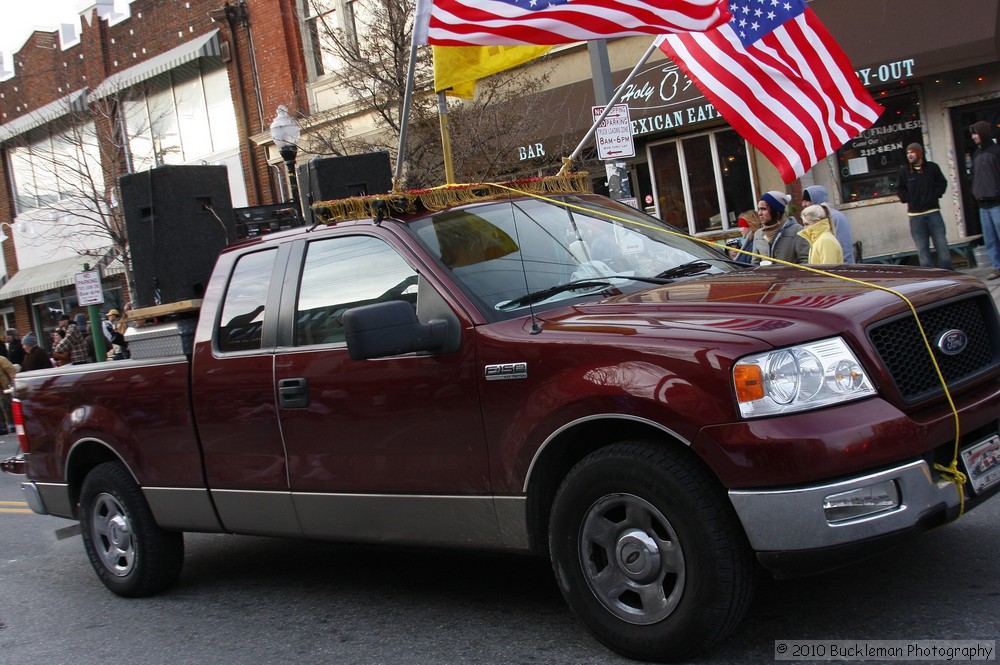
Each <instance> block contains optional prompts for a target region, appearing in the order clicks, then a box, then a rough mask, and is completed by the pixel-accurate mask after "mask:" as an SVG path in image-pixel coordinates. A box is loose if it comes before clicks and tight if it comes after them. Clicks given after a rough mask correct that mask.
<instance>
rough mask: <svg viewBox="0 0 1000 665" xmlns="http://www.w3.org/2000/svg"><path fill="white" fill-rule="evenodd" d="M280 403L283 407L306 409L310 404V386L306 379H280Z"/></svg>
mask: <svg viewBox="0 0 1000 665" xmlns="http://www.w3.org/2000/svg"><path fill="white" fill-rule="evenodd" d="M278 404H279V405H280V406H281V408H283V409H304V408H306V407H307V406H309V386H308V384H307V383H306V380H305V379H302V378H298V379H282V380H281V381H278Z"/></svg>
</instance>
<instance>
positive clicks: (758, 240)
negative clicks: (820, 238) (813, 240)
mask: <svg viewBox="0 0 1000 665" xmlns="http://www.w3.org/2000/svg"><path fill="white" fill-rule="evenodd" d="M791 200H792V197H790V196H789V195H788V194H785V193H784V192H778V191H771V192H765V193H764V194H762V195H761V197H760V201H758V202H757V214H758V215H760V222H761V227H760V230H759V231H757V233H755V234H754V236H753V251H754V254H760V255H761V256H769V257H771V258H775V259H778V260H779V261H785V262H787V263H806V262H807V261H808V260H809V241H808V240H806V239H805V238H803V237H801V236H799V231H801V230H802V225H801V224H799V223H798V222H796V221H795V219H794V218H793V217H786V216H785V209H786V208H787V207H788V204H789V203H791ZM751 263H752V264H753V265H755V266H756V265H760V263H761V259H759V258H757V257H756V256H755V257H753V258H752V259H751Z"/></svg>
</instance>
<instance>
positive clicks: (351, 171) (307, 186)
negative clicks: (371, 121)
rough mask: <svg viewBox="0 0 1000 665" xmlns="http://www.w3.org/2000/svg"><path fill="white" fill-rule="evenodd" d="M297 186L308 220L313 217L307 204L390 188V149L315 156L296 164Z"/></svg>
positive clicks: (380, 192) (382, 192) (379, 191)
mask: <svg viewBox="0 0 1000 665" xmlns="http://www.w3.org/2000/svg"><path fill="white" fill-rule="evenodd" d="M298 184H299V190H300V191H301V192H302V200H303V202H304V205H303V206H302V207H303V209H304V210H305V218H306V222H307V223H311V222H312V221H313V217H312V210H311V208H310V206H311V205H312V204H313V203H316V202H317V201H332V200H334V199H346V198H350V197H352V196H367V195H370V194H385V193H387V192H391V191H392V168H391V167H390V166H389V153H387V152H372V153H367V154H364V155H348V156H346V157H322V158H320V157H317V158H314V159H311V160H309V161H308V162H306V163H305V164H302V165H301V166H299V168H298Z"/></svg>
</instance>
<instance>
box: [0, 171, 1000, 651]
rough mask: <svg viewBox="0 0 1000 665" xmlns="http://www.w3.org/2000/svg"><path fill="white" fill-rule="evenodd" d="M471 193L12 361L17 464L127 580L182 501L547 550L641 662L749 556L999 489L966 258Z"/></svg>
mask: <svg viewBox="0 0 1000 665" xmlns="http://www.w3.org/2000/svg"><path fill="white" fill-rule="evenodd" d="M475 198H476V200H474V201H470V202H467V203H462V204H457V205H451V206H449V207H445V208H444V209H443V210H437V211H434V210H428V209H426V208H423V207H421V205H420V201H419V200H417V199H419V197H417V198H416V199H415V200H414V201H410V202H409V204H408V205H405V206H404V205H402V204H398V205H397V204H393V203H392V202H389V203H386V202H384V201H383V202H381V203H380V202H373V203H371V205H370V210H371V211H372V214H371V216H370V217H364V216H363V215H357V216H358V217H364V218H361V219H354V220H348V221H344V222H341V223H335V224H334V223H330V224H322V225H318V226H316V227H312V228H300V229H295V230H291V231H287V232H280V233H276V234H272V235H269V236H265V237H263V238H258V239H254V240H249V241H246V242H243V243H240V244H238V245H235V246H231V247H229V248H227V249H226V250H225V251H224V252H223V253H222V255H221V256H220V257H219V259H218V262H217V264H216V267H215V271H214V274H213V276H212V279H211V281H210V282H209V285H208V287H207V289H206V292H205V295H204V299H203V302H202V305H201V309H200V312H199V313H198V318H197V323H196V325H194V324H193V323H192V325H191V330H192V332H191V334H190V335H187V336H185V335H184V334H183V333H179V334H180V335H181V337H182V341H183V342H184V347H183V351H184V352H181V353H178V354H176V355H172V356H166V357H148V358H141V357H140V358H135V357H134V358H133V359H132V360H128V361H122V362H112V363H102V364H97V365H82V366H68V367H63V368H59V369H53V370H45V371H38V372H29V373H24V374H21V375H18V377H17V380H16V388H15V402H14V406H15V414H16V415H15V418H16V419H17V423H18V438H19V441H20V447H21V451H22V452H21V454H20V456H19V457H18V458H16V459H11V460H8V461H7V462H6V463H5V467H6V468H7V470H9V471H13V472H22V473H26V474H27V481H26V482H24V483H23V488H24V491H25V493H26V495H27V499H28V501H29V503H30V505H31V507H32V509H33V510H34V511H35V512H37V513H40V514H49V515H57V516H60V517H65V518H68V519H73V520H79V521H80V523H81V526H82V533H83V539H84V544H85V548H86V552H87V556H88V557H89V559H90V562H91V564H92V565H93V568H94V570H95V571H96V572H97V576H98V577H99V578H100V580H101V581H102V582H103V583H104V584H105V585H107V587H108V588H109V589H110V590H111V591H113V592H115V593H117V594H121V595H123V596H142V595H148V594H152V593H155V592H159V591H162V590H164V589H166V588H167V587H169V586H170V585H171V584H173V583H175V582H176V581H177V579H178V577H179V575H180V573H181V566H182V561H183V535H182V534H183V532H185V531H191V532H225V533H239V534H256V535H267V536H290V537H295V538H314V539H327V540H335V541H345V542H348V541H349V542H356V543H385V544H405V545H411V546H412V545H425V546H436V547H462V548H478V549H493V550H507V551H514V552H533V553H537V554H539V555H545V556H550V557H551V560H552V564H553V568H554V571H555V576H556V579H557V580H558V584H559V587H560V588H561V590H562V592H563V594H564V595H565V597H566V600H567V602H568V603H569V605H570V606H571V607H572V608H573V610H574V611H575V612H576V613H577V614H578V615H579V616H580V618H581V619H582V621H583V622H584V623H585V624H586V625H587V627H588V628H589V629H590V631H591V632H592V633H593V634H594V635H595V636H596V637H597V638H598V639H599V640H600V641H601V642H603V643H604V644H606V645H607V646H609V647H610V648H612V649H614V650H616V651H618V652H620V653H622V654H625V655H628V656H631V657H635V658H640V659H647V660H654V661H664V660H672V659H678V658H683V657H686V656H688V655H690V654H692V653H693V652H696V651H698V650H701V649H704V648H706V647H708V646H709V645H711V644H712V643H713V642H716V641H718V640H720V639H722V638H723V637H725V636H726V635H727V634H729V633H730V632H731V631H732V630H733V629H734V628H735V627H736V625H737V624H738V622H739V621H740V619H741V617H742V616H743V615H744V613H745V612H746V610H747V607H748V605H749V602H750V599H751V595H752V593H753V589H754V579H755V576H756V575H757V568H758V566H761V565H762V566H763V567H765V568H766V569H769V570H770V571H772V572H773V573H775V574H778V575H794V574H802V573H806V572H810V571H818V570H824V569H829V568H830V567H832V566H838V565H843V564H847V563H850V562H852V561H856V560H858V559H859V558H862V557H864V556H868V555H870V554H872V553H875V552H878V551H881V550H883V549H885V548H887V547H889V546H891V545H893V544H894V543H897V542H899V541H901V540H902V539H904V538H905V537H907V536H910V535H912V534H914V533H918V532H921V531H925V530H927V529H930V528H933V527H936V526H939V525H942V524H944V523H946V522H948V521H949V520H953V519H955V518H956V517H958V516H959V515H960V513H961V512H962V511H963V510H964V511H968V510H970V509H972V508H974V507H975V506H976V505H977V504H979V503H981V502H982V501H984V500H985V499H987V498H989V497H990V496H992V495H994V494H996V493H997V491H998V489H1000V482H998V481H1000V470H998V468H1000V466H998V465H996V464H993V463H987V461H989V460H995V459H996V458H997V456H998V452H997V451H998V447H1000V444H998V441H1000V439H998V418H1000V380H998V379H1000V320H998V316H997V311H996V307H995V306H994V303H993V301H992V299H991V298H990V294H989V293H988V291H987V290H986V289H985V288H984V285H983V283H982V282H980V281H979V280H977V279H974V278H971V277H969V276H965V275H962V274H959V273H954V272H949V271H941V270H929V269H928V270H924V269H911V268H902V267H894V266H861V265H857V266H843V267H837V268H831V269H830V272H831V273H833V275H830V274H822V273H817V272H810V271H807V270H803V269H799V268H793V267H788V266H777V265H769V266H762V267H756V268H753V267H748V266H744V265H741V264H737V263H735V262H732V261H730V260H728V259H727V258H726V256H725V255H724V254H723V253H722V252H720V251H718V250H717V249H715V248H713V247H711V246H708V245H706V244H704V243H701V242H698V241H696V240H694V239H691V238H688V237H685V236H683V235H681V234H678V233H675V232H673V231H672V230H671V228H670V227H669V226H666V225H664V224H663V223H661V222H659V221H658V220H655V219H653V218H650V217H647V216H645V215H643V214H641V213H639V212H637V211H635V210H633V209H631V208H629V207H627V206H624V205H620V204H617V203H614V202H612V201H610V200H608V199H606V198H603V197H599V196H595V195H591V194H567V193H564V194H558V195H556V194H549V195H546V196H545V197H537V196H531V195H527V196H526V195H523V194H521V195H512V194H510V193H508V192H505V191H503V190H499V191H478V192H477V194H476V196H475ZM397 203H398V202H397ZM366 205H367V204H366ZM838 276H839V277H838ZM842 278H848V279H846V280H845V279H842ZM910 303H912V306H913V308H914V309H911V306H910ZM915 312H916V313H918V315H917V316H915V315H914V313H915ZM918 322H919V324H918ZM167 323H169V322H167ZM159 325H164V324H163V322H161V323H160V324H159ZM139 330H140V331H141V330H142V329H139ZM925 338H926V342H925ZM135 355H140V356H141V355H142V354H141V353H137V354H135ZM935 361H936V362H935ZM942 381H943V382H944V383H945V384H946V385H947V392H946V391H945V389H944V386H943V383H942ZM949 396H950V399H949ZM950 401H953V403H954V409H953V408H952V406H951V405H950ZM956 429H957V430H958V431H956ZM956 462H957V463H956ZM953 463H956V464H953ZM949 468H950V469H953V470H954V471H955V472H949V470H948V469H949ZM956 472H957V473H956Z"/></svg>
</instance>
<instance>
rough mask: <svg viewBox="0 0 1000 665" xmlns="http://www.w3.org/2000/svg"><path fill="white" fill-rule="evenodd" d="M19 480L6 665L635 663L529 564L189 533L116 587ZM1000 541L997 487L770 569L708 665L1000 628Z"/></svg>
mask: <svg viewBox="0 0 1000 665" xmlns="http://www.w3.org/2000/svg"><path fill="white" fill-rule="evenodd" d="M13 439H14V437H12V436H4V437H0V456H3V457H6V456H7V455H8V454H9V453H12V452H13V451H14V448H15V443H14V440H13ZM18 483H19V479H18V478H17V477H14V476H9V475H6V474H0V663H11V664H16V665H19V664H21V663H25V664H28V663H45V664H46V665H60V664H63V663H65V664H67V665H89V664H90V663H94V664H97V663H100V664H102V665H104V664H106V663H142V664H159V663H163V664H164V665H166V664H171V665H182V664H192V665H194V664H197V665H205V664H208V663H247V664H255V665H256V664H261V665H266V664H272V663H273V664H279V663H280V664H283V665H284V664H286V663H302V664H307V663H308V664H309V665H312V664H314V663H344V664H359V665H368V664H375V663H378V664H382V663H386V664H396V663H398V664H400V665H402V664H406V665H414V664H418V665H424V664H426V665H431V664H435V665H436V664H441V665H456V664H466V663H470V664H471V663H483V664H494V663H496V664H501V663H502V664H504V665H507V664H524V665H534V664H541V665H548V664H555V665H570V664H572V665H580V664H588V663H602V664H617V663H630V662H633V661H629V660H627V659H624V658H621V657H619V656H616V655H615V654H613V653H611V652H609V651H607V650H606V649H605V648H604V647H602V646H601V645H600V644H598V643H597V642H596V641H594V640H593V639H592V638H591V637H590V636H589V635H588V634H587V632H586V631H585V630H584V629H583V628H582V627H581V625H580V624H579V623H578V622H577V621H576V620H575V618H574V617H573V615H572V614H571V613H570V611H569V610H568V609H567V607H566V606H565V605H564V603H563V601H562V599H561V597H560V595H559V592H558V590H557V589H556V586H555V583H554V582H553V580H552V575H551V572H550V569H549V566H548V563H547V562H546V561H544V560H539V559H533V558H524V557H510V556H499V555H487V554H470V553H456V552H436V551H412V550H400V549H389V548H374V547H350V546H342V545H335V544H330V543H310V542H302V541H291V540H281V539H270V538H248V537H237V536H222V535H206V534H189V535H188V536H187V539H186V544H187V558H186V562H185V569H184V573H183V575H182V577H181V580H180V583H179V584H178V585H177V587H175V588H174V589H173V590H171V591H170V592H168V593H166V594H163V595H161V596H158V597H154V598H147V599H139V600H128V599H123V598H119V597H117V596H114V595H112V594H111V593H110V592H108V591H106V590H105V589H104V587H103V586H101V585H100V583H99V582H98V581H97V578H96V577H95V576H94V574H93V572H92V571H91V569H90V567H89V564H88V563H87V561H86V559H85V558H84V553H83V545H82V542H81V540H80V538H79V536H75V537H69V538H64V539H61V540H60V539H57V537H56V530H57V529H60V528H64V527H67V526H70V525H72V524H73V523H72V522H69V521H66V520H62V519H59V518H54V517H43V516H38V515H35V514H33V513H30V512H24V511H26V510H27V509H26V507H25V506H24V505H19V504H20V502H21V501H22V500H23V499H22V498H21V496H20V489H19V485H18ZM998 550H1000V498H997V499H994V500H993V501H992V502H990V503H987V504H986V505H984V506H982V507H980V508H978V509H977V510H975V511H973V512H971V513H969V514H968V515H966V516H964V517H963V518H962V519H961V520H959V521H958V522H956V523H953V524H951V525H948V526H946V527H944V528H941V529H938V530H937V531H934V532H932V533H929V534H926V535H925V536H923V537H921V538H919V539H917V540H915V541H914V542H913V543H912V544H911V545H909V546H907V547H905V548H903V549H900V550H897V551H895V552H893V553H892V554H889V555H886V556H882V557H879V558H877V559H873V560H870V561H868V562H866V563H863V564H859V565H855V566H853V567H850V568H845V569H841V570H838V571H835V572H832V573H828V574H825V575H821V576H817V577H811V578H806V579H799V580H792V581H773V580H770V579H769V578H762V580H761V584H760V586H759V590H758V594H757V596H756V598H755V600H754V603H753V606H752V608H751V611H750V613H749V616H748V617H747V619H746V620H745V621H744V622H743V624H742V625H741V626H740V628H739V629H738V631H737V633H736V634H735V635H734V636H732V637H731V638H730V639H729V640H728V641H726V642H725V643H723V644H722V645H720V646H719V648H717V649H716V650H714V651H713V652H711V653H709V654H707V655H705V656H703V657H702V658H700V659H699V660H698V661H696V662H700V663H720V664H722V663H725V664H737V663H739V664H755V665H756V664H759V663H767V662H774V641H775V640H778V639H795V640H802V639H821V640H833V639H850V640H861V639H864V640H876V639H922V640H942V639H977V640H998V638H1000V574H998V566H997V562H998V561H1000V551H998ZM994 657H995V656H994ZM800 662H805V661H800Z"/></svg>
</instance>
